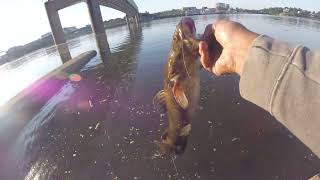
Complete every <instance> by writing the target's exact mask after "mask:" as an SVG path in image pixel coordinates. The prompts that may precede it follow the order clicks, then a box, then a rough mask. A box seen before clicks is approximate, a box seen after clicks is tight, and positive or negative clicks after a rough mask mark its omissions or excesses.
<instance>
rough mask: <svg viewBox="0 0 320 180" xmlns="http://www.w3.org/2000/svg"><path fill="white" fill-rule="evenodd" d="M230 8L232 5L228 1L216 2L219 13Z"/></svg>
mask: <svg viewBox="0 0 320 180" xmlns="http://www.w3.org/2000/svg"><path fill="white" fill-rule="evenodd" d="M229 9H230V5H229V4H226V3H216V11H217V13H225V12H227V11H228V10H229Z"/></svg>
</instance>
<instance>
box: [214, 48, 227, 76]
mask: <svg viewBox="0 0 320 180" xmlns="http://www.w3.org/2000/svg"><path fill="white" fill-rule="evenodd" d="M231 67H232V63H231V57H230V54H229V53H227V52H226V51H225V50H223V51H222V54H221V55H220V57H219V59H218V60H217V61H216V63H215V64H214V65H213V66H212V72H213V73H215V74H216V75H217V76H220V75H222V74H226V73H231V72H232V68H231Z"/></svg>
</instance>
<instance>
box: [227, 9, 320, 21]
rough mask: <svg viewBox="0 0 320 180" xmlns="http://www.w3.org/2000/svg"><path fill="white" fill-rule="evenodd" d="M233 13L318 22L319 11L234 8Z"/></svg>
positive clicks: (319, 18) (319, 17)
mask: <svg viewBox="0 0 320 180" xmlns="http://www.w3.org/2000/svg"><path fill="white" fill-rule="evenodd" d="M231 12H233V13H252V14H269V15H283V16H294V17H303V18H311V19H317V20H320V11H318V12H315V11H308V10H303V9H301V8H291V7H284V8H283V7H272V8H264V9H260V10H252V9H242V8H235V9H231Z"/></svg>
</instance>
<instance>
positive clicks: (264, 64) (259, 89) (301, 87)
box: [240, 35, 320, 157]
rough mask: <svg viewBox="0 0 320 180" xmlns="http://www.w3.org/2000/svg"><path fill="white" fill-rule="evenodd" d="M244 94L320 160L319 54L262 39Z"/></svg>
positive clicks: (249, 67)
mask: <svg viewBox="0 0 320 180" xmlns="http://www.w3.org/2000/svg"><path fill="white" fill-rule="evenodd" d="M240 93H241V95H242V97H243V98H245V99H247V100H249V101H251V102H253V103H255V104H257V105H258V106H260V107H262V108H264V109H265V110H267V111H269V112H270V113H271V114H272V115H273V116H274V117H275V118H276V119H277V120H278V121H280V122H281V123H282V124H283V125H284V126H286V127H287V128H288V129H289V130H290V131H291V132H292V133H293V134H294V135H295V136H297V137H298V138H299V139H300V140H301V141H302V142H303V143H304V144H305V145H307V146H308V147H309V148H310V149H311V150H312V151H313V152H314V153H315V154H316V155H317V156H318V157H320V52H319V51H318V52H313V51H311V50H310V49H308V48H306V47H303V46H296V47H294V46H290V45H289V44H286V43H284V42H281V41H277V40H274V39H272V38H269V37H267V36H264V35H262V36H260V37H258V38H257V39H256V40H255V41H254V43H253V44H252V47H251V50H250V53H249V56H248V59H247V61H246V63H245V65H244V69H243V73H242V76H241V80H240Z"/></svg>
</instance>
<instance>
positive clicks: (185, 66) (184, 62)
mask: <svg viewBox="0 0 320 180" xmlns="http://www.w3.org/2000/svg"><path fill="white" fill-rule="evenodd" d="M182 60H183V64H184V68H185V69H186V72H187V75H188V77H189V78H191V76H190V74H189V71H188V69H187V65H186V61H185V59H184V44H183V41H182Z"/></svg>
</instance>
